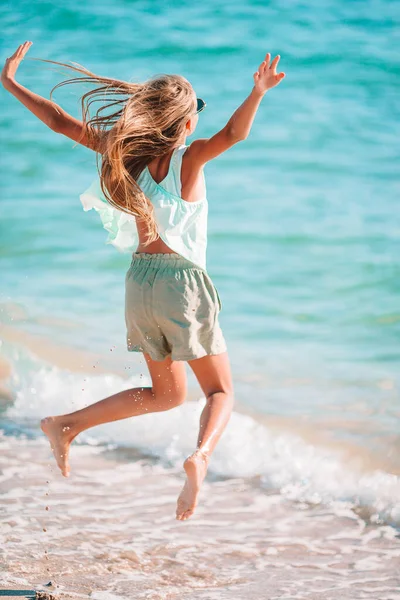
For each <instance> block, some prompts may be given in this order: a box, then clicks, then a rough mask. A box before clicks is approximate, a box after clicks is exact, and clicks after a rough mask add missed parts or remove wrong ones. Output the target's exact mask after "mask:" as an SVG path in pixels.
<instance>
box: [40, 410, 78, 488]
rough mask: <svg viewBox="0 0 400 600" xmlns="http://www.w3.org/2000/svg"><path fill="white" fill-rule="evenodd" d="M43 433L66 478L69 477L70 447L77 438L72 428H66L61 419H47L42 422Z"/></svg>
mask: <svg viewBox="0 0 400 600" xmlns="http://www.w3.org/2000/svg"><path fill="white" fill-rule="evenodd" d="M40 427H41V429H42V431H43V433H45V434H46V436H47V437H48V439H49V442H50V446H51V449H52V450H53V454H54V457H55V459H56V461H57V465H58V466H59V467H60V470H61V473H62V474H63V475H64V477H69V473H70V467H69V463H68V456H69V447H70V445H71V442H72V440H73V439H74V437H75V436H73V435H72V434H71V429H70V427H67V426H65V425H64V424H63V423H62V421H61V418H60V417H46V418H45V419H42V420H41V422H40Z"/></svg>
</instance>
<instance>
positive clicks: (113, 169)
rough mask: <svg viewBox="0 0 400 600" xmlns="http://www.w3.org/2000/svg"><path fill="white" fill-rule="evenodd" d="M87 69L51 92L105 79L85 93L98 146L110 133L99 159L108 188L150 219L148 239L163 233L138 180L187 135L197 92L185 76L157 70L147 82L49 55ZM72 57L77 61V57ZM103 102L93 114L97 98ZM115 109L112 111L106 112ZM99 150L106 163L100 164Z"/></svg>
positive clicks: (120, 204) (86, 118)
mask: <svg viewBox="0 0 400 600" xmlns="http://www.w3.org/2000/svg"><path fill="white" fill-rule="evenodd" d="M31 60H41V61H44V62H49V63H53V64H56V65H61V66H63V67H67V68H68V69H72V70H74V71H77V72H80V73H83V74H84V76H83V77H76V78H72V79H68V80H66V81H61V82H60V83H58V84H57V85H55V86H54V87H53V88H52V90H51V91H50V100H51V96H52V94H53V92H54V90H56V89H57V88H58V87H61V86H63V85H68V84H71V83H83V82H85V83H97V84H101V85H100V86H99V87H96V88H95V89H94V90H90V91H89V92H86V93H85V94H83V95H82V96H81V97H80V102H81V108H82V120H83V123H84V125H85V129H86V135H87V136H88V139H89V140H90V141H91V144H90V145H91V147H92V148H95V147H96V143H97V144H98V142H99V139H101V138H102V136H103V135H104V134H105V132H107V135H106V136H105V138H104V139H105V144H104V152H103V153H101V154H100V153H99V152H98V151H97V150H96V164H97V170H98V173H99V177H100V185H101V189H102V192H103V194H104V196H105V198H106V199H107V200H108V202H109V203H110V204H111V205H112V206H114V207H115V208H117V209H119V210H122V211H123V212H126V213H128V214H131V215H134V216H135V217H136V220H139V221H140V222H142V223H144V225H145V227H144V229H145V232H146V233H145V237H146V241H145V244H146V245H147V244H150V243H151V242H153V241H155V240H156V239H157V238H158V233H157V226H156V222H155V219H154V211H153V205H152V203H151V202H150V200H149V199H148V198H147V197H146V196H145V194H144V193H143V192H142V190H141V189H140V187H139V186H138V184H137V182H136V180H137V178H138V177H139V175H140V173H141V172H142V171H143V169H144V168H145V167H146V166H147V165H148V164H149V163H150V162H151V161H152V160H153V159H154V158H155V157H157V156H163V155H164V154H166V153H167V152H168V150H170V149H171V148H173V147H174V146H176V144H177V143H178V141H179V140H180V139H182V137H184V134H185V128H186V122H187V119H188V118H189V117H190V116H191V115H192V114H193V113H194V112H196V94H195V92H194V90H193V87H192V85H191V84H190V82H189V81H188V80H187V79H186V78H185V77H183V76H181V75H168V74H161V75H155V76H153V77H151V78H149V79H148V80H146V81H144V82H143V83H133V82H127V81H121V80H119V79H112V78H109V77H102V76H99V75H95V74H94V73H92V72H91V71H89V70H88V69H86V68H85V67H83V66H82V65H79V64H78V63H73V64H74V65H76V66H71V65H69V64H66V63H61V62H57V61H51V60H45V59H39V58H37V59H33V57H32V58H31ZM71 62H72V61H71ZM94 102H101V103H102V105H101V106H100V107H99V108H98V110H97V111H96V114H95V116H93V117H90V113H89V108H90V106H91V104H92V103H94ZM107 109H112V110H111V112H110V113H109V114H104V113H105V111H107ZM97 147H98V146H97ZM99 154H100V156H101V167H99Z"/></svg>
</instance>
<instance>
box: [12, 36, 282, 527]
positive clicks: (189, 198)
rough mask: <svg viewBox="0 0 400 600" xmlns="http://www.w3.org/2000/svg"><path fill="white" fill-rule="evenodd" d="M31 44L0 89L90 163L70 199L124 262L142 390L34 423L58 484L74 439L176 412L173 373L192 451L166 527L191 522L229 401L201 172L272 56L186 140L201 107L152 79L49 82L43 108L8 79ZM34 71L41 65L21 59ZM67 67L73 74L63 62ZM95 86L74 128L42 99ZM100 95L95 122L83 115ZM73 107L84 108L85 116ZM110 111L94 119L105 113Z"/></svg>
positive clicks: (256, 95) (227, 142) (181, 90)
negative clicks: (196, 391) (191, 402)
mask: <svg viewBox="0 0 400 600" xmlns="http://www.w3.org/2000/svg"><path fill="white" fill-rule="evenodd" d="M31 45H32V42H25V43H24V44H21V45H20V46H19V47H18V48H17V50H16V51H15V52H14V54H13V55H12V56H11V57H9V58H7V59H6V62H5V65H4V68H3V70H2V74H1V81H2V84H3V86H4V87H5V89H6V90H8V91H9V92H10V93H11V94H13V95H14V96H15V97H16V98H17V99H18V100H19V101H20V102H22V104H24V105H25V106H26V107H27V108H28V109H29V110H30V111H31V112H32V113H33V114H34V115H36V116H37V117H38V118H39V119H40V120H41V121H43V122H44V123H45V124H46V125H47V126H48V127H50V128H51V129H52V130H53V131H55V132H56V133H60V134H62V135H65V136H67V137H69V138H71V139H72V140H75V141H76V142H78V143H80V144H82V145H84V146H86V147H88V148H90V149H91V150H94V151H95V152H96V153H97V154H96V157H97V159H98V158H99V156H100V157H101V168H100V169H99V178H98V180H96V181H95V182H94V183H93V184H92V186H91V187H90V188H89V189H88V190H87V191H86V192H84V193H83V194H82V195H81V196H80V198H81V201H82V204H83V208H84V209H85V210H89V209H90V208H94V209H95V210H97V211H98V213H99V215H100V218H101V220H102V222H103V225H104V226H105V227H106V228H107V229H108V230H109V231H110V237H109V241H110V242H111V243H113V244H114V245H115V246H117V247H119V248H120V249H123V250H129V251H132V262H131V264H130V267H129V269H128V271H127V273H126V276H125V290H126V295H125V299H126V301H125V320H126V326H127V348H128V350H129V351H133V352H142V353H143V356H144V358H145V360H146V363H147V366H148V369H149V372H150V377H151V382H152V385H151V387H148V388H146V387H140V388H133V389H130V390H126V391H122V392H119V393H118V394H114V395H113V396H110V397H108V398H105V399H104V400H101V401H99V402H96V403H95V404H92V405H91V406H88V407H86V408H84V409H82V410H78V411H76V412H73V413H70V414H66V415H61V416H51V417H47V418H45V419H43V420H42V421H41V427H42V430H43V432H44V433H45V434H46V435H47V437H48V438H49V441H50V445H51V448H52V450H53V453H54V456H55V458H56V460H57V464H58V466H59V468H60V470H61V472H62V474H63V475H64V476H65V477H68V475H69V472H70V467H69V463H68V454H69V447H70V444H71V442H72V440H73V439H74V438H76V436H77V435H78V434H79V433H81V432H82V431H84V430H86V429H89V428H90V427H95V426H96V425H100V424H102V423H108V422H111V421H117V420H119V419H126V418H128V417H133V416H137V415H142V414H148V413H150V412H156V411H164V410H169V409H171V408H174V407H176V406H179V405H180V404H182V402H184V400H185V398H186V371H185V362H187V363H188V364H189V366H190V367H191V369H192V370H193V372H194V374H195V376H196V378H197V380H198V382H199V384H200V387H201V389H202V391H203V393H204V395H205V398H206V404H205V407H204V409H203V411H202V414H201V418H200V430H199V435H198V440H197V448H196V450H195V451H194V452H193V454H191V456H189V457H188V458H187V459H186V460H185V462H184V465H183V466H184V469H185V472H186V481H185V484H184V487H183V489H182V491H181V493H180V495H179V498H178V502H177V510H176V518H177V519H179V520H184V519H187V518H188V517H190V516H191V515H192V514H193V511H194V509H195V507H196V505H197V498H198V493H199V490H200V486H201V484H202V482H203V479H204V477H205V475H206V472H207V467H208V464H209V459H210V456H211V454H212V452H213V451H214V448H215V446H216V444H217V442H218V440H219V439H220V437H221V435H222V433H223V431H224V428H225V426H226V425H227V423H228V421H229V418H230V415H231V412H232V406H233V402H234V395H233V385H232V377H231V370H230V364H229V359H228V354H227V348H226V343H225V340H224V337H223V334H222V331H221V328H220V325H219V321H218V316H219V312H220V310H221V302H220V299H219V295H218V292H217V289H216V287H215V286H214V284H213V282H212V281H211V279H210V276H209V275H208V273H207V270H206V245H207V199H206V187H205V179H204V173H203V168H204V165H205V164H206V163H207V162H209V161H210V160H212V159H213V158H215V157H216V156H218V155H220V154H222V152H225V151H226V150H228V149H229V148H231V147H232V146H233V145H234V144H237V143H238V142H240V141H242V140H245V139H246V138H247V136H248V134H249V131H250V128H251V125H252V123H253V120H254V117H255V114H256V111H257V109H258V107H259V105H260V102H261V100H262V98H263V96H264V94H265V93H266V92H267V91H268V90H269V89H271V88H273V87H275V86H276V85H277V84H278V83H279V82H280V81H282V79H283V78H284V77H285V74H284V73H277V72H276V68H277V66H278V62H279V56H276V57H275V58H274V59H273V61H272V62H271V57H270V54H269V53H268V54H267V55H266V57H265V60H264V61H263V62H262V63H261V64H260V66H259V68H258V70H257V71H256V72H255V73H254V75H253V79H254V86H253V88H252V90H251V92H250V94H249V96H248V97H247V98H246V99H245V101H244V102H243V104H241V106H239V108H238V109H237V110H236V111H235V112H234V113H233V115H232V116H231V118H230V119H229V121H228V122H227V124H226V125H225V126H224V127H223V128H222V129H221V130H220V131H218V132H217V133H216V134H215V135H213V136H212V137H210V138H202V139H197V140H194V141H193V142H192V143H191V144H190V145H186V138H187V137H188V136H190V135H192V134H193V133H194V131H195V129H196V125H197V122H198V118H199V117H198V115H199V112H200V111H201V110H203V109H204V107H205V102H204V101H203V100H201V99H200V98H197V97H196V93H195V91H194V89H193V88H192V86H191V84H190V83H189V81H188V80H187V79H185V78H184V77H182V76H180V75H165V74H163V75H160V76H156V77H152V78H150V79H149V80H147V81H145V82H144V83H128V82H125V81H120V80H117V79H110V78H107V77H101V76H97V75H94V74H93V73H91V72H90V71H88V70H87V69H85V68H84V67H81V66H79V67H71V66H70V65H68V64H65V63H59V62H55V61H45V62H51V63H53V64H57V65H61V66H64V67H67V68H69V69H73V70H75V71H77V72H79V73H83V74H84V75H85V76H84V77H78V78H74V79H70V80H67V81H65V82H61V83H59V84H58V85H57V86H55V87H54V88H53V89H52V91H51V92H50V100H47V99H46V98H43V97H41V96H39V95H37V94H34V93H33V92H31V91H30V90H28V89H27V88H25V87H24V86H22V85H21V84H20V83H18V82H17V81H16V79H15V74H16V71H17V69H18V66H19V64H20V62H21V60H23V58H24V56H25V54H26V53H27V51H28V50H29V48H30V46H31ZM31 60H41V59H31ZM75 64H76V63H75ZM81 82H89V83H98V84H101V85H100V87H97V88H96V89H94V90H92V91H90V92H87V93H86V94H84V95H83V96H82V97H81V103H82V115H83V120H82V121H79V120H78V119H75V118H74V117H72V116H71V115H69V114H68V113H66V112H65V111H64V110H63V109H62V108H61V107H60V106H58V105H57V104H56V103H55V102H53V101H52V100H51V94H52V92H53V90H54V89H55V88H56V87H58V86H60V85H65V84H68V83H81ZM106 95H107V100H108V101H109V102H108V104H107V103H104V104H103V106H102V107H101V108H99V109H98V111H97V113H96V115H95V116H94V117H93V118H91V119H89V120H88V119H87V116H88V114H89V110H88V109H89V105H90V104H91V102H93V101H94V100H96V101H97V102H98V101H99V99H100V98H101V99H102V100H104V97H105V96H106ZM85 102H87V105H86V106H85ZM109 108H112V109H113V110H112V111H111V112H109V113H108V114H105V110H106V109H109Z"/></svg>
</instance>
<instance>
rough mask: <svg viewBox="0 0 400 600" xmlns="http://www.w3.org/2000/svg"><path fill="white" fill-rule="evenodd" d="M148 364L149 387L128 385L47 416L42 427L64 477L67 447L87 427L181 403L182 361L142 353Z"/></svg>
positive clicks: (183, 385)
mask: <svg viewBox="0 0 400 600" xmlns="http://www.w3.org/2000/svg"><path fill="white" fill-rule="evenodd" d="M144 358H145V359H146V362H147V366H148V368H149V372H150V376H151V382H152V387H147V388H146V387H139V388H131V389H129V390H125V391H122V392H118V394H114V395H113V396H109V397H108V398H105V399H104V400H100V401H99V402H95V403H94V404H91V405H90V406H87V407H86V408H83V409H81V410H77V411H75V412H73V413H70V414H66V415H60V416H57V417H46V418H45V419H42V421H41V428H42V430H43V432H44V433H45V434H46V435H47V437H48V438H49V441H50V445H51V448H52V450H53V453H54V456H55V458H56V460H57V464H58V466H59V467H60V469H61V472H62V474H63V475H64V476H65V477H68V475H69V471H70V468H69V464H68V454H69V447H70V444H71V442H72V440H74V439H75V438H76V436H77V435H78V434H79V433H81V432H82V431H84V430H85V429H89V428H90V427H95V426H96V425H101V424H103V423H110V422H111V421H118V420H120V419H126V418H128V417H134V416H137V415H142V414H146V413H150V412H158V411H164V410H169V409H171V408H174V407H175V406H178V405H179V404H182V403H183V402H184V400H185V398H186V393H187V385H186V371H185V363H183V362H177V361H172V360H171V359H170V357H167V358H166V359H165V360H164V361H154V360H152V359H151V358H150V356H149V355H148V354H144Z"/></svg>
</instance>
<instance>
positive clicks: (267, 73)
mask: <svg viewBox="0 0 400 600" xmlns="http://www.w3.org/2000/svg"><path fill="white" fill-rule="evenodd" d="M279 59H280V56H279V54H278V55H277V56H275V58H274V60H273V61H272V63H271V64H270V60H271V55H270V53H269V52H268V53H267V55H266V57H265V60H263V62H262V63H261V65H260V66H259V67H258V71H256V72H255V73H254V75H253V78H254V87H255V88H256V90H257V91H258V92H260V93H261V94H265V92H266V91H267V90H270V89H271V88H273V87H275V86H276V85H278V83H280V82H281V81H282V79H283V78H284V77H285V73H277V72H276V67H277V66H278V62H279Z"/></svg>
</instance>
